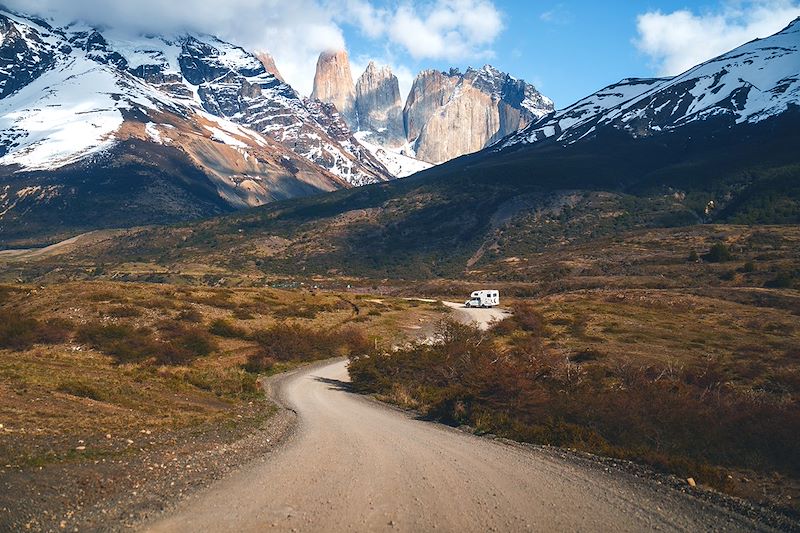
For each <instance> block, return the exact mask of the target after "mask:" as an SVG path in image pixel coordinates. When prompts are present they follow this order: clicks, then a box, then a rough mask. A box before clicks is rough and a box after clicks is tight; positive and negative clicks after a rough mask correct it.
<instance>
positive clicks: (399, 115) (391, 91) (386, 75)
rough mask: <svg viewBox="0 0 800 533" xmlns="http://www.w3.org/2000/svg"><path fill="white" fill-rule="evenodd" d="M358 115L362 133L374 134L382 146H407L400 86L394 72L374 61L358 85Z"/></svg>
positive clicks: (359, 127) (359, 79)
mask: <svg viewBox="0 0 800 533" xmlns="http://www.w3.org/2000/svg"><path fill="white" fill-rule="evenodd" d="M356 111H357V113H358V129H359V130H361V131H370V132H374V137H375V139H376V140H377V141H378V142H379V144H381V145H384V146H402V145H404V144H405V142H406V135H405V127H404V126H403V101H402V99H401V97H400V84H399V82H398V80H397V76H395V75H394V74H392V69H391V68H389V67H388V66H386V67H381V68H379V67H378V66H377V65H376V64H375V62H374V61H370V62H369V65H367V69H366V70H365V71H364V73H363V74H362V75H361V77H360V78H358V82H357V83H356Z"/></svg>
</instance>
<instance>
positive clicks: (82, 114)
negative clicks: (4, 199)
mask: <svg viewBox="0 0 800 533" xmlns="http://www.w3.org/2000/svg"><path fill="white" fill-rule="evenodd" d="M0 31H2V36H3V41H2V50H1V51H0V68H1V69H2V70H0V95H2V96H3V97H8V96H9V95H12V94H14V93H16V92H19V91H20V90H21V89H23V88H25V87H26V86H27V85H28V84H30V83H32V82H33V81H34V80H36V79H38V78H40V77H42V76H45V75H46V76H47V79H46V80H44V81H42V83H41V85H42V87H40V88H43V87H47V90H48V93H49V94H48V95H46V96H44V98H45V99H46V101H47V102H48V103H47V104H45V107H46V106H53V105H58V106H59V109H60V110H59V112H58V113H54V112H44V115H46V117H45V116H44V115H43V116H41V117H39V118H40V122H39V123H42V124H44V123H49V121H52V120H53V119H54V115H55V116H57V117H56V118H55V119H56V120H69V119H68V118H67V114H69V113H72V119H74V120H71V122H72V123H73V125H77V127H80V128H84V129H85V128H86V127H88V126H87V124H88V123H87V121H85V120H82V119H84V118H86V116H87V113H89V114H90V115H91V116H93V117H94V118H97V121H95V125H94V126H92V131H93V136H92V137H93V138H92V139H90V138H89V137H88V136H86V135H81V136H80V137H81V139H83V140H84V142H83V144H82V146H80V147H76V148H77V149H75V150H72V152H71V154H70V155H69V157H67V153H66V152H64V150H67V151H69V150H70V147H69V146H67V145H65V144H63V143H62V145H61V149H62V150H61V151H59V152H58V154H53V155H58V157H57V158H56V159H49V158H48V157H49V153H48V150H47V149H46V145H53V143H54V142H57V139H58V136H57V135H54V136H51V135H49V134H48V133H47V132H46V131H42V130H40V129H39V128H36V127H33V126H32V124H33V122H32V121H34V122H35V121H36V120H37V119H36V118H35V117H32V116H31V115H30V113H22V112H21V109H23V108H25V104H34V107H35V108H36V109H38V107H36V105H38V104H36V102H34V101H28V100H26V101H23V100H24V98H28V99H29V100H30V98H31V95H32V94H34V93H35V92H37V91H33V90H29V91H26V94H25V95H17V94H14V97H13V98H11V99H7V98H4V100H3V102H2V104H3V105H2V110H3V113H2V120H3V122H2V133H0V135H2V138H0V144H2V146H4V152H5V153H4V154H3V157H2V158H0V165H2V164H5V165H9V164H16V165H19V166H20V168H21V169H36V168H41V167H42V165H43V164H46V165H48V166H49V167H50V168H53V167H57V166H59V165H61V164H65V163H69V162H73V161H75V160H78V159H80V158H81V157H82V154H87V153H90V152H96V151H102V150H103V149H104V148H107V147H108V144H109V143H113V142H114V136H113V135H111V134H112V133H114V132H116V131H117V130H118V129H119V127H120V126H121V124H122V122H123V121H124V117H123V113H122V112H121V110H123V109H130V104H131V102H135V103H136V104H137V105H139V106H143V107H147V108H149V109H151V110H154V111H155V110H157V109H162V108H163V109H171V110H173V111H176V110H178V111H179V112H180V113H184V114H185V113H187V112H189V113H191V112H195V113H197V112H205V113H208V114H211V115H214V116H217V117H221V118H225V119H229V120H230V121H232V122H235V123H237V124H239V125H242V126H245V127H247V128H250V129H252V130H255V131H256V132H257V133H259V134H264V135H267V136H270V137H272V138H274V139H276V140H277V141H278V142H281V143H283V144H284V145H285V146H289V147H290V149H291V150H292V151H294V152H295V153H297V154H298V155H300V156H302V157H304V158H306V159H307V160H309V161H311V162H312V163H314V164H316V165H318V166H320V167H322V168H323V169H325V170H327V171H328V172H330V173H332V174H334V175H336V176H338V177H339V178H341V179H343V180H344V181H346V182H348V183H350V184H353V185H361V184H364V183H371V182H376V181H383V180H386V179H389V178H390V176H389V175H388V173H387V172H386V169H384V168H383V167H382V166H381V165H380V163H379V162H378V161H377V160H375V159H374V158H373V157H372V156H371V155H370V154H369V152H368V151H367V150H364V149H363V148H361V147H360V146H359V145H358V143H357V142H356V141H355V139H354V138H353V137H352V136H351V135H346V134H344V133H343V128H342V126H341V122H340V119H339V118H338V116H337V114H336V113H335V110H333V109H331V108H328V107H325V106H320V105H319V104H318V102H313V101H309V100H304V99H302V98H301V97H299V96H298V95H297V93H296V92H295V91H294V90H293V89H292V88H291V87H290V86H288V85H286V84H285V83H283V82H281V81H280V80H278V79H277V78H276V77H275V76H273V75H272V74H269V73H268V72H267V71H266V70H265V69H264V67H263V65H262V64H261V62H260V61H259V60H258V58H257V57H255V56H254V55H252V54H250V53H248V52H246V51H245V50H243V49H242V48H239V47H236V46H234V45H231V44H229V43H225V42H223V41H220V40H219V39H216V38H214V37H211V36H197V35H182V36H175V37H160V36H159V37H152V36H150V37H140V38H136V39H131V38H129V37H121V36H117V35H114V34H113V33H109V34H106V35H104V34H101V33H100V32H98V31H96V30H94V29H92V28H85V27H80V26H79V25H71V26H69V27H66V28H54V27H51V26H50V25H49V24H47V23H46V22H43V21H38V20H34V19H28V18H25V17H21V16H18V15H14V14H11V13H6V14H4V15H2V16H0ZM86 93H89V94H86ZM73 94H80V95H81V96H80V99H81V105H80V106H78V107H69V106H68V105H67V103H65V104H63V105H62V103H61V102H60V98H67V99H70V98H71V95H73ZM90 96H91V98H90ZM37 101H38V100H37ZM40 103H42V102H40ZM20 106H22V107H20ZM32 109H33V108H32ZM18 110H20V112H17V111H18ZM101 119H102V120H101ZM79 123H80V124H79ZM26 125H27V126H28V127H27V128H26ZM71 127H72V126H71ZM344 129H346V128H344ZM84 133H85V132H84ZM45 136H46V137H47V138H44V137H45ZM70 137H73V136H72V135H70ZM101 138H102V142H101V141H100V139H101ZM71 141H75V139H74V138H72V139H71ZM90 147H92V149H91V150H89V148H90ZM87 150H89V151H87ZM29 163H30V164H29Z"/></svg>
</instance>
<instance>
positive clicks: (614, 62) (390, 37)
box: [3, 0, 800, 107]
mask: <svg viewBox="0 0 800 533" xmlns="http://www.w3.org/2000/svg"><path fill="white" fill-rule="evenodd" d="M3 1H4V3H5V4H6V5H7V6H8V7H10V8H11V9H16V10H18V11H21V12H24V13H29V14H36V15H39V16H44V17H48V18H51V19H53V21H54V22H56V23H59V22H65V21H66V22H69V21H72V20H83V21H84V22H88V23H90V24H96V25H99V26H102V27H112V28H116V29H118V30H128V31H131V32H139V33H142V32H144V33H158V32H161V33H168V32H181V31H198V32H205V33H210V34H214V35H217V36H219V37H221V38H223V39H226V40H228V41H230V42H233V43H236V44H239V45H241V46H244V47H245V48H248V49H250V50H254V51H255V50H266V51H268V52H270V53H272V55H273V56H274V57H275V61H276V63H277V65H278V68H279V69H280V70H281V72H282V74H283V76H284V78H285V79H286V80H287V81H288V82H289V83H290V84H292V85H293V86H294V87H295V89H297V90H299V91H300V92H301V93H302V94H306V95H308V94H310V92H311V86H312V83H313V79H314V69H315V65H316V58H317V56H318V55H319V53H320V52H321V51H324V50H331V49H337V48H342V47H346V48H347V49H348V50H349V52H350V56H351V61H352V63H353V75H354V77H356V78H357V77H358V76H359V75H360V73H361V72H362V71H363V69H364V68H365V67H366V64H367V62H368V61H369V60H370V59H375V60H377V61H378V62H379V63H383V64H388V65H390V66H391V67H392V68H393V70H394V72H395V73H396V74H397V76H398V78H399V79H400V85H401V90H402V91H404V92H405V91H408V89H409V88H410V86H411V83H412V81H413V79H414V76H415V75H416V74H417V73H418V72H419V71H420V70H422V69H426V68H437V69H441V70H446V69H448V68H449V67H451V66H456V67H460V68H462V69H463V68H465V67H466V66H468V65H473V66H482V65H483V64H485V63H491V64H492V65H494V66H496V67H498V68H500V69H501V70H505V71H507V72H509V73H511V74H512V75H514V76H516V77H518V78H523V79H525V80H527V81H529V82H531V83H533V84H535V85H536V86H537V87H538V88H539V89H540V90H541V91H542V92H543V93H544V94H546V95H547V96H549V97H551V98H552V99H553V100H555V103H556V106H557V107H565V106H567V105H569V104H571V103H573V102H574V101H576V100H577V99H579V98H581V97H583V96H586V95H588V94H590V93H592V92H594V91H596V90H597V89H600V88H602V87H604V86H605V85H608V84H610V83H613V82H616V81H618V80H620V79H621V78H624V77H629V76H655V75H674V74H678V73H680V72H682V71H683V70H685V69H687V68H689V67H691V66H693V65H695V64H697V63H700V62H702V61H704V60H706V59H710V58H711V57H714V56H715V55H718V54H720V53H723V52H726V51H728V50H730V49H732V48H735V47H736V46H738V45H740V44H743V43H745V42H747V41H749V40H751V39H753V38H756V37H766V36H768V35H771V34H773V33H775V32H777V31H780V30H781V29H782V28H783V27H784V26H786V25H787V24H788V23H789V22H790V21H791V20H793V19H794V18H795V17H797V16H800V0H644V1H612V2H597V1H590V0H574V1H569V0H560V1H559V0H225V1H224V2H220V0H181V1H180V2H165V1H164V0H137V1H136V2H109V1H108V0H69V1H68V2H65V1H64V0H3Z"/></svg>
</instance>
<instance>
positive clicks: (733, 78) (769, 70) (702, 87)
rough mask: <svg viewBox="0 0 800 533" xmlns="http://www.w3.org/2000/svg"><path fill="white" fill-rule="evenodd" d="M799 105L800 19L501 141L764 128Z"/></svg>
mask: <svg viewBox="0 0 800 533" xmlns="http://www.w3.org/2000/svg"><path fill="white" fill-rule="evenodd" d="M798 105H800V19H796V20H795V21H794V22H792V23H791V24H790V25H789V26H788V27H786V28H785V29H784V30H783V31H781V32H779V33H777V34H775V35H773V36H771V37H768V38H765V39H756V40H754V41H751V42H749V43H747V44H745V45H742V46H740V47H738V48H736V49H734V50H732V51H730V52H728V53H726V54H723V55H721V56H719V57H716V58H714V59H711V60H710V61H707V62H705V63H702V64H700V65H698V66H696V67H694V68H692V69H690V70H688V71H686V72H684V73H683V74H680V75H678V76H675V77H671V78H652V79H638V78H631V79H625V80H622V81H620V82H619V83H615V84H614V85H610V86H608V87H606V88H604V89H601V90H600V91H598V92H596V93H594V94H592V95H591V96H588V97H586V98H584V99H583V100H580V101H578V102H576V103H575V104H573V105H571V106H569V107H567V108H566V109H563V110H560V111H557V112H555V113H552V114H550V115H548V116H546V117H544V118H542V119H541V120H539V121H537V122H535V123H533V124H531V125H530V126H528V127H527V128H525V129H523V130H521V131H520V132H519V133H516V134H513V135H511V136H509V137H507V138H506V139H503V140H502V141H500V142H499V143H498V144H497V145H496V146H495V149H497V150H500V149H503V148H508V147H511V146H515V145H523V144H531V143H537V142H542V141H545V140H549V141H551V142H558V143H562V144H571V143H574V142H576V141H578V140H580V139H583V138H588V137H592V136H595V135H598V134H599V133H600V132H601V131H603V130H605V129H607V128H614V129H616V130H619V131H624V132H627V133H628V134H630V135H631V136H633V137H646V136H651V135H657V134H660V133H663V132H669V131H671V130H675V129H677V128H680V127H682V126H685V125H687V124H692V123H697V122H701V121H708V120H717V121H724V122H726V123H728V124H730V125H734V124H742V123H751V124H752V123H757V122H760V121H763V120H765V119H767V118H770V117H772V116H775V115H778V114H780V113H782V112H784V111H786V110H787V109H788V108H789V107H790V106H798Z"/></svg>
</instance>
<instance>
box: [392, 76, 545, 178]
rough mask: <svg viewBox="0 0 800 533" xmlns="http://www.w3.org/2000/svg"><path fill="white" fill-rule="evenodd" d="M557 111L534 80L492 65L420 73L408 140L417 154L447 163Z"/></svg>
mask: <svg viewBox="0 0 800 533" xmlns="http://www.w3.org/2000/svg"><path fill="white" fill-rule="evenodd" d="M552 110H553V102H552V101H551V100H550V99H549V98H547V97H545V96H542V95H541V94H540V93H539V92H538V91H537V90H536V89H535V88H534V87H533V86H532V85H529V84H527V83H525V82H524V81H523V80H518V79H516V78H513V77H512V76H509V75H508V74H506V73H504V72H500V71H499V70H497V69H495V68H494V67H491V66H489V65H487V66H485V67H483V68H482V69H469V70H467V72H466V73H464V74H461V73H460V72H459V71H457V70H451V71H450V72H447V73H444V72H438V71H433V70H426V71H423V72H421V73H420V74H419V75H418V76H417V79H416V80H415V81H414V85H413V87H412V89H411V94H409V97H408V101H407V102H406V106H405V109H404V113H403V116H404V124H405V129H406V134H407V138H408V141H409V142H410V143H412V145H413V147H414V149H415V151H416V156H417V158H418V159H422V160H423V161H428V162H430V163H435V164H438V163H443V162H445V161H449V160H450V159H454V158H456V157H459V156H461V155H464V154H468V153H472V152H477V151H478V150H481V149H483V148H485V147H486V146H488V145H490V144H492V143H494V142H496V141H497V140H499V139H502V138H503V137H505V136H507V135H510V134H511V133H514V132H516V131H518V130H519V129H521V128H524V127H525V126H527V125H528V124H530V123H532V122H533V121H534V120H536V119H538V118H540V117H542V116H544V115H546V114H547V113H549V112H551V111H552Z"/></svg>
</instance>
